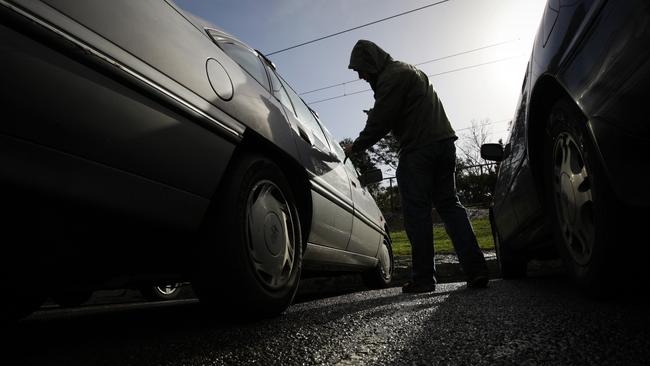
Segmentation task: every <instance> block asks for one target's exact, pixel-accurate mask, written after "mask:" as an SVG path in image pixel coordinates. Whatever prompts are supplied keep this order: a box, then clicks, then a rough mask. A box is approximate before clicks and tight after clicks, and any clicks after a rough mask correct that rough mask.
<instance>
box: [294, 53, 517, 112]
mask: <svg viewBox="0 0 650 366" xmlns="http://www.w3.org/2000/svg"><path fill="white" fill-rule="evenodd" d="M522 56H524V55H518V56H511V57H506V58H502V59H498V60H494V61H490V62H483V63H480V64H476V65H471V66H465V67H460V68H457V69H453V70H448V71H444V72H439V73H437V74H429V75H427V76H428V77H434V76H440V75H444V74H450V73H452V72H457V71H462V70H468V69H473V68H477V67H481V66H485V65H490V64H496V63H499V62H504V61H508V60H512V59H514V58H517V57H522ZM371 90H372V89H364V90H360V91H357V92H354V93H345V94H343V95H337V96H335V97H331V98H325V99H320V100H316V101H313V102H309V103H307V104H308V105H312V104H318V103H322V102H327V101H329V100H334V99H339V98H344V97H347V96H350V95H355V94H361V93H365V92H368V91H371Z"/></svg>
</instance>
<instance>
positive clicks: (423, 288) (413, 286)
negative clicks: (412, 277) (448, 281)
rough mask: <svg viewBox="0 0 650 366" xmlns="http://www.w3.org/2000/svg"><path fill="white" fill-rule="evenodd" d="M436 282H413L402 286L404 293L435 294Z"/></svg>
mask: <svg viewBox="0 0 650 366" xmlns="http://www.w3.org/2000/svg"><path fill="white" fill-rule="evenodd" d="M435 290H436V284H435V282H413V281H409V282H407V283H405V284H404V286H402V293H409V294H418V293H423V292H434V291H435Z"/></svg>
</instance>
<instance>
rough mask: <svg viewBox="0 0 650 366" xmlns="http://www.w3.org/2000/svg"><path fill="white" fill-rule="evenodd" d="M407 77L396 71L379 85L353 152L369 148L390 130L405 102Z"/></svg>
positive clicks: (355, 141)
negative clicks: (373, 103) (372, 105)
mask: <svg viewBox="0 0 650 366" xmlns="http://www.w3.org/2000/svg"><path fill="white" fill-rule="evenodd" d="M406 77H407V75H405V74H404V73H401V72H400V73H394V74H392V75H388V76H387V77H385V79H384V80H381V82H380V83H379V84H378V85H377V92H376V93H375V105H374V107H373V108H372V109H371V110H370V112H369V113H368V120H367V121H366V126H365V128H364V129H363V131H361V132H360V133H359V137H357V139H356V140H354V143H353V144H352V147H351V151H352V152H357V151H363V150H366V149H368V148H369V147H371V146H372V145H374V144H376V143H377V141H379V140H381V138H382V137H384V136H386V134H388V132H390V130H391V122H392V121H393V120H395V119H396V118H399V116H400V113H401V109H402V105H403V104H404V103H403V102H404V95H405V90H404V86H405V84H406Z"/></svg>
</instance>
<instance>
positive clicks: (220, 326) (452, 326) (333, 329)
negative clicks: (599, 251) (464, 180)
mask: <svg viewBox="0 0 650 366" xmlns="http://www.w3.org/2000/svg"><path fill="white" fill-rule="evenodd" d="M346 291H354V290H350V289H348V290H345V291H343V290H341V291H340V292H339V293H338V294H335V293H333V291H330V293H327V292H324V293H322V294H321V297H320V298H314V294H313V293H305V292H301V294H300V295H299V296H298V298H297V301H298V303H296V304H295V305H293V306H291V307H290V308H289V309H288V310H287V311H286V313H285V314H283V315H281V316H279V317H277V318H273V319H269V320H264V321H258V322H249V323H241V322H240V323H236V322H231V321H225V320H223V319H222V320H219V318H214V317H207V316H206V315H205V314H204V313H203V312H202V311H201V308H200V306H199V304H198V303H197V302H196V301H194V300H182V301H172V302H165V303H148V304H142V303H141V304H123V305H120V306H118V307H113V308H110V307H109V306H106V305H98V306H97V307H87V308H86V309H83V308H81V309H76V310H75V311H71V312H63V311H60V310H59V311H58V312H57V311H56V310H46V311H41V312H39V313H37V314H35V315H34V316H32V317H31V318H29V319H27V320H25V321H23V322H21V323H19V324H17V325H15V326H13V327H11V328H8V329H3V332H6V334H4V335H5V336H7V335H9V336H10V338H9V341H6V342H3V343H2V346H3V348H4V347H7V350H5V351H4V352H2V353H1V356H0V364H3V365H13V364H20V365H45V364H47V365H434V364H435V365H437V364H451V365H493V364H505V365H509V364H511V365H537V364H543V365H558V364H563V365H565V364H576V365H581V364H585V365H587V364H589V365H594V364H599V365H611V364H626V365H637V364H638V365H642V364H647V360H648V359H649V356H650V334H649V333H650V315H649V313H648V311H647V304H646V303H645V300H644V299H643V296H641V295H637V294H634V293H628V294H624V295H620V296H616V297H615V298H613V299H611V300H609V301H595V300H592V299H589V298H586V297H585V296H583V295H582V294H580V293H578V292H577V291H576V290H575V288H574V287H573V286H572V285H571V284H570V282H569V281H568V279H567V278H566V277H565V276H563V275H561V274H557V273H551V274H547V275H543V276H533V277H532V278H528V279H525V280H518V281H504V280H492V281H491V282H490V284H489V287H488V288H487V289H482V290H471V289H466V288H465V285H464V284H463V283H462V282H451V283H443V284H439V285H438V287H437V289H436V292H435V293H431V294H408V295H404V294H401V292H400V289H399V288H397V287H393V288H389V289H385V290H375V291H358V292H346ZM612 291H617V289H612ZM98 307H106V308H98ZM93 309H94V310H93ZM222 315H225V316H223V317H222V318H228V316H227V314H222ZM5 339H7V338H6V337H5ZM3 358H4V359H5V360H3Z"/></svg>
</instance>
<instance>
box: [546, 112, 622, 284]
mask: <svg viewBox="0 0 650 366" xmlns="http://www.w3.org/2000/svg"><path fill="white" fill-rule="evenodd" d="M548 132H549V136H550V139H549V141H548V143H547V144H546V151H545V158H546V174H545V175H546V176H547V179H548V180H547V182H546V194H547V202H549V205H550V207H549V212H548V214H549V215H550V218H551V224H552V229H553V233H554V239H555V241H556V244H557V245H558V250H559V251H560V253H561V254H562V258H563V260H564V263H565V265H566V267H567V269H568V270H569V272H570V274H571V275H572V276H573V278H574V279H575V281H576V282H577V284H578V285H579V286H581V287H582V288H584V289H586V290H588V291H590V292H592V293H594V294H596V293H597V292H599V290H602V289H603V288H604V287H605V286H606V285H607V284H608V283H609V281H610V280H611V277H610V276H608V275H607V272H608V264H607V263H608V261H606V259H607V257H608V256H611V255H614V254H615V253H613V252H611V251H609V249H610V248H609V247H610V245H611V244H612V242H613V240H614V237H613V231H614V229H615V227H616V226H617V225H615V224H614V223H613V222H612V220H615V219H614V218H611V217H610V219H609V220H608V218H607V217H606V215H607V214H608V213H611V212H616V211H617V210H612V208H615V207H616V203H615V201H614V198H613V193H612V191H611V189H610V187H609V183H608V181H607V178H606V176H605V173H604V169H603V168H602V166H601V164H600V161H599V158H598V156H597V152H596V148H595V147H594V145H593V143H592V141H591V139H590V137H589V134H588V130H587V126H586V120H585V118H584V116H583V115H582V113H581V112H580V111H579V110H578V109H577V108H576V107H575V106H574V105H573V103H571V102H570V101H568V100H564V99H563V100H560V101H558V102H557V103H556V104H555V105H554V107H553V109H552V112H551V115H550V118H549V121H548ZM610 259H613V258H611V257H610ZM609 262H611V263H612V265H614V263H615V261H611V260H610V261H609ZM612 272H615V271H612Z"/></svg>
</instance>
